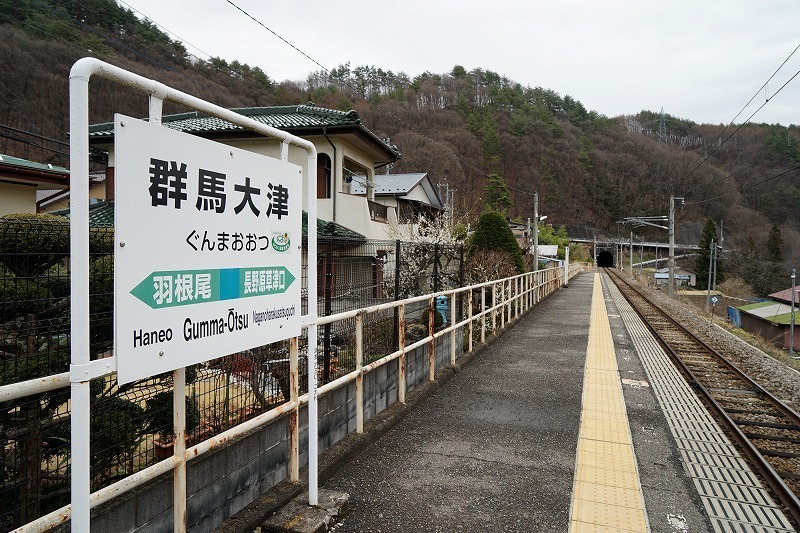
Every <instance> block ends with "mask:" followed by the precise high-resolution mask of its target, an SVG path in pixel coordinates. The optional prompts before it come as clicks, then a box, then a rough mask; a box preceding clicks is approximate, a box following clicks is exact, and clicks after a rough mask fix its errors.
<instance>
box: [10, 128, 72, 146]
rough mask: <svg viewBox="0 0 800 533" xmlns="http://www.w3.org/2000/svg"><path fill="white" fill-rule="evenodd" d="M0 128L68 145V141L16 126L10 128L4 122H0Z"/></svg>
mask: <svg viewBox="0 0 800 533" xmlns="http://www.w3.org/2000/svg"><path fill="white" fill-rule="evenodd" d="M0 128H3V129H6V130H11V131H13V132H14V133H22V134H24V135H29V136H31V137H36V138H39V139H42V140H44V141H50V142H54V143H57V144H60V145H62V146H69V143H68V142H64V141H59V140H58V139H53V138H51V137H45V136H44V135H40V134H38V133H33V132H32V131H25V130H21V129H18V128H12V127H11V126H6V125H5V124H0Z"/></svg>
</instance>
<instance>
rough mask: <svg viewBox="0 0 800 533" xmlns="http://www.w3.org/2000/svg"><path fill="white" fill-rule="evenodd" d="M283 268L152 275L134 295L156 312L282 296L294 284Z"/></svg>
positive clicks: (157, 273) (189, 271)
mask: <svg viewBox="0 0 800 533" xmlns="http://www.w3.org/2000/svg"><path fill="white" fill-rule="evenodd" d="M295 279H297V278H295V277H294V276H293V275H292V273H291V272H289V271H288V270H287V269H286V267H284V266H275V267H254V268H222V269H208V270H172V271H158V272H153V273H152V274H150V275H149V276H147V277H145V278H144V279H143V280H142V281H141V283H139V284H138V285H137V286H136V287H134V288H133V290H132V291H131V294H132V295H134V296H135V297H136V298H138V299H139V300H141V301H142V302H144V303H145V304H147V305H148V306H150V307H151V308H153V309H161V308H163V307H175V306H178V305H192V304H199V303H205V302H218V301H220V300H233V299H235V298H249V297H251V296H266V295H269V294H281V293H283V292H286V289H288V288H289V286H290V285H291V284H292V283H293V282H294V281H295Z"/></svg>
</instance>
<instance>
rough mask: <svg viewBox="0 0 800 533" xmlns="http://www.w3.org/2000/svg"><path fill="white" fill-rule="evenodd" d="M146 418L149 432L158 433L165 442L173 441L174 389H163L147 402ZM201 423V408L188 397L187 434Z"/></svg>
mask: <svg viewBox="0 0 800 533" xmlns="http://www.w3.org/2000/svg"><path fill="white" fill-rule="evenodd" d="M144 418H145V420H146V422H147V432H148V433H156V434H158V436H159V438H160V439H161V441H162V442H163V443H167V442H172V438H173V421H172V391H171V390H168V391H162V392H159V393H158V394H156V395H155V396H153V397H152V398H150V399H149V400H147V402H145V410H144ZM198 425H200V409H199V408H198V407H197V405H196V404H195V403H194V401H192V399H191V398H189V397H186V434H187V435H188V434H189V433H191V432H192V431H194V430H195V429H196V428H197V426H198Z"/></svg>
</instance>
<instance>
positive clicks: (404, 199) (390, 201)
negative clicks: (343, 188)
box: [350, 172, 444, 224]
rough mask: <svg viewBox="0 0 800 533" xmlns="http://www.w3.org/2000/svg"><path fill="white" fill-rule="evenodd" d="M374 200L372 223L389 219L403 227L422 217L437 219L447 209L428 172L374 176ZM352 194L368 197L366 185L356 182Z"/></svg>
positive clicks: (353, 182)
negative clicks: (393, 219)
mask: <svg viewBox="0 0 800 533" xmlns="http://www.w3.org/2000/svg"><path fill="white" fill-rule="evenodd" d="M374 181H375V190H374V191H373V192H374V195H375V200H374V201H372V202H370V215H371V217H372V220H373V221H374V220H376V219H378V220H379V221H382V222H386V221H388V220H389V218H390V216H392V217H395V218H396V221H397V222H398V223H400V224H403V223H415V222H417V221H419V219H420V218H421V217H425V218H428V219H430V218H435V217H436V216H437V215H439V214H440V213H441V212H442V211H443V210H444V204H443V203H442V200H441V199H440V198H439V194H438V193H437V192H436V187H434V185H433V182H431V178H430V176H428V173H427V172H419V173H414V174H375V178H374ZM350 192H351V194H355V195H358V196H366V195H367V184H366V183H365V182H363V181H359V180H356V179H353V181H352V183H351V184H350Z"/></svg>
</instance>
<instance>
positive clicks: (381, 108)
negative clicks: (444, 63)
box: [226, 0, 536, 196]
mask: <svg viewBox="0 0 800 533" xmlns="http://www.w3.org/2000/svg"><path fill="white" fill-rule="evenodd" d="M226 1H227V2H228V3H229V4H230V5H231V6H233V7H234V8H236V9H237V10H239V11H240V12H241V13H242V14H244V15H245V16H246V17H248V18H249V19H251V20H252V21H253V22H255V23H256V24H258V25H259V26H261V27H262V28H264V29H265V30H267V31H268V32H270V33H271V34H272V35H274V36H275V37H277V38H278V39H280V40H281V41H283V42H284V43H286V44H287V45H288V46H290V47H291V48H293V49H294V50H296V51H297V52H298V53H300V54H301V55H302V56H303V57H305V58H307V59H308V60H309V61H311V62H312V63H314V64H315V65H317V66H318V67H319V68H321V69H322V70H323V71H324V72H325V73H326V74H328V76H331V77H333V76H332V75H331V71H330V70H328V69H327V68H325V66H323V65H322V63H320V62H319V61H317V60H316V59H314V58H313V57H311V56H309V55H308V54H306V53H305V52H303V51H302V50H300V49H299V48H298V47H296V46H295V45H293V44H292V43H290V42H289V41H287V40H286V39H284V38H283V37H281V36H280V35H278V34H277V33H276V32H275V31H273V30H272V29H271V28H269V27H268V26H267V25H266V24H264V23H263V22H261V21H260V20H258V19H257V18H255V17H254V16H253V15H251V14H250V13H248V12H247V11H245V10H244V9H242V8H241V7H239V6H238V5H236V4H235V3H233V2H232V1H231V0H226ZM335 79H339V81H340V82H341V83H343V84H344V85H347V86H348V87H350V88H351V89H352V90H353V91H354V92H355V93H356V94H358V95H360V96H362V97H363V98H364V99H367V100H368V98H367V96H366V94H364V93H363V92H362V91H361V90H360V89H359V88H358V87H356V86H355V85H354V84H352V83H350V82H349V81H348V80H346V79H340V78H335ZM372 105H374V106H376V107H377V108H378V109H380V110H381V111H383V112H384V113H386V114H387V115H389V116H390V117H392V118H393V119H395V120H396V121H397V122H399V123H400V124H402V125H403V126H405V127H406V128H408V129H409V130H411V131H413V132H414V133H416V134H418V135H420V136H422V137H423V138H425V139H427V140H428V141H430V142H432V143H433V144H435V145H436V146H438V147H439V148H444V149H446V150H445V151H446V152H448V153H450V155H451V157H453V158H454V159H456V160H457V161H459V162H460V163H462V164H463V165H465V166H466V167H468V168H470V169H472V170H474V171H475V172H477V173H478V174H480V175H481V176H483V177H485V178H489V174H487V173H486V172H484V171H483V170H481V169H480V168H478V167H476V166H475V165H473V164H472V163H470V162H469V161H467V160H465V159H463V158H461V157H459V156H458V155H457V154H454V153H452V151H451V148H450V147H448V146H446V145H444V144H443V143H441V142H439V141H437V140H436V139H433V138H432V137H430V136H428V135H427V134H425V133H423V132H422V131H420V130H418V129H417V128H415V127H414V126H413V125H411V124H409V123H408V122H407V121H405V120H404V119H403V118H401V117H399V116H398V115H396V114H395V113H393V112H392V111H390V110H389V109H387V108H385V107H384V106H382V105H380V104H377V103H373V104H372ZM506 186H507V187H508V188H509V189H511V190H513V191H516V192H518V193H520V194H526V195H529V196H533V195H535V194H536V192H532V191H528V190H525V189H520V188H518V187H514V186H512V185H508V184H506Z"/></svg>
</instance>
